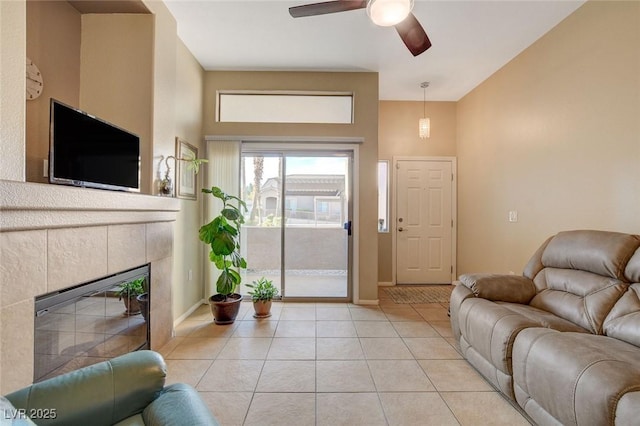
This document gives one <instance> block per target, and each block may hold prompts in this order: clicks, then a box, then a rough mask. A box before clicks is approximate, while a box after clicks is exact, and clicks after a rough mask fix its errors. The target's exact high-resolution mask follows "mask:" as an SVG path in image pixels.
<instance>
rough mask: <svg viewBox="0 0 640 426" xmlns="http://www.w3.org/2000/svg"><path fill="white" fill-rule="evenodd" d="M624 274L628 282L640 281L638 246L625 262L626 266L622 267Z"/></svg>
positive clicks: (639, 251)
mask: <svg viewBox="0 0 640 426" xmlns="http://www.w3.org/2000/svg"><path fill="white" fill-rule="evenodd" d="M624 276H625V277H626V278H627V280H628V281H629V282H630V283H640V248H638V250H636V252H635V253H634V255H633V256H632V257H631V259H630V260H629V262H628V263H627V267H626V268H625V269H624Z"/></svg>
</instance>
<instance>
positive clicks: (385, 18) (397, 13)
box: [367, 0, 413, 27]
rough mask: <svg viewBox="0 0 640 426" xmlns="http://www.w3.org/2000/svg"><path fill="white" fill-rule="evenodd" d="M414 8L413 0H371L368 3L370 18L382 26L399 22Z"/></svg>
mask: <svg viewBox="0 0 640 426" xmlns="http://www.w3.org/2000/svg"><path fill="white" fill-rule="evenodd" d="M412 9H413V0H369V2H368V3H367V14H368V15H369V18H371V20H372V21H373V23H374V24H376V25H379V26H381V27H390V26H392V25H396V24H399V23H400V22H402V21H404V19H405V18H406V17H407V16H408V15H409V13H411V10H412Z"/></svg>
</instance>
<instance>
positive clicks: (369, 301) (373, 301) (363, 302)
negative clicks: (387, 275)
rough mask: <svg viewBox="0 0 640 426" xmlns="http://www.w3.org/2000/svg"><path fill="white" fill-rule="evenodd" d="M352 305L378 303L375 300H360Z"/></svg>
mask: <svg viewBox="0 0 640 426" xmlns="http://www.w3.org/2000/svg"><path fill="white" fill-rule="evenodd" d="M353 304H354V305H379V304H380V302H379V301H378V299H375V300H363V299H360V300H358V301H357V302H354V303H353Z"/></svg>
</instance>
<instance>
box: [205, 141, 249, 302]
mask: <svg viewBox="0 0 640 426" xmlns="http://www.w3.org/2000/svg"><path fill="white" fill-rule="evenodd" d="M241 144H242V143H241V142H240V141H218V140H215V141H212V140H208V141H207V159H208V160H209V162H208V163H206V164H205V165H206V170H207V172H206V174H205V182H204V187H205V188H208V189H211V187H212V186H217V187H219V188H220V189H222V191H224V192H226V193H227V194H230V195H235V196H236V197H240V151H241ZM203 195H207V197H206V198H205V200H206V201H205V203H204V221H205V223H208V222H209V221H210V220H211V218H213V216H214V215H216V214H217V213H218V212H219V211H220V209H221V208H222V202H221V201H220V200H218V199H216V198H214V197H212V196H211V195H208V194H203ZM204 256H205V265H206V266H205V273H204V277H205V285H204V289H205V294H204V296H205V300H208V299H209V297H210V296H213V295H214V294H216V280H217V279H218V275H219V274H220V273H219V271H218V270H217V269H216V267H215V266H214V265H213V264H212V263H211V262H210V261H209V250H205V253H204Z"/></svg>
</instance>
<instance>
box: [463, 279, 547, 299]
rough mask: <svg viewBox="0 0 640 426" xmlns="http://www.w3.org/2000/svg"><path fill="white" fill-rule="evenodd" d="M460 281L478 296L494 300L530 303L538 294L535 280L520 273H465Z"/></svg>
mask: <svg viewBox="0 0 640 426" xmlns="http://www.w3.org/2000/svg"><path fill="white" fill-rule="evenodd" d="M460 282H461V284H462V285H464V286H465V287H467V288H468V289H470V290H471V291H472V292H473V294H474V295H475V296H476V297H480V298H482V299H487V300H492V301H494V302H512V303H522V304H528V303H529V302H530V301H531V299H533V296H535V295H536V286H535V284H534V283H533V280H531V279H529V278H526V277H522V276H519V275H499V274H465V275H461V276H460Z"/></svg>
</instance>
